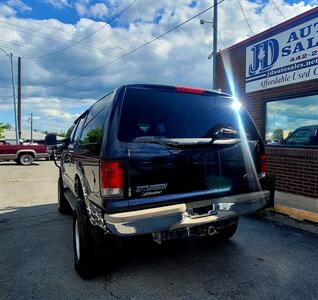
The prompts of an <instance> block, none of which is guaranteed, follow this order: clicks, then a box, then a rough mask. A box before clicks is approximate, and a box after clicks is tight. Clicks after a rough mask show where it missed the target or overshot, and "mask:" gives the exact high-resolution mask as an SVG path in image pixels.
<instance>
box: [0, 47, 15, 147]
mask: <svg viewBox="0 0 318 300" xmlns="http://www.w3.org/2000/svg"><path fill="white" fill-rule="evenodd" d="M0 50H1V51H2V52H3V53H4V54H5V55H6V56H8V57H9V58H10V64H11V81H12V96H13V105H14V122H15V142H16V143H17V144H19V138H18V127H17V110H16V101H15V82H14V72H13V55H12V53H10V54H9V53H7V52H6V51H5V50H3V49H1V48H0Z"/></svg>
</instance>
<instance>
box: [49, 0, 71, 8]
mask: <svg viewBox="0 0 318 300" xmlns="http://www.w3.org/2000/svg"><path fill="white" fill-rule="evenodd" d="M44 1H45V2H46V3H47V4H50V5H52V6H53V7H54V8H56V9H63V8H66V7H71V6H72V5H71V4H70V2H69V1H68V0H44Z"/></svg>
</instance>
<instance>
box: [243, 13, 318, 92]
mask: <svg viewBox="0 0 318 300" xmlns="http://www.w3.org/2000/svg"><path fill="white" fill-rule="evenodd" d="M309 18H310V20H309ZM317 78H318V11H314V13H313V14H312V15H310V16H309V17H307V19H306V20H304V22H302V23H301V24H297V26H295V25H293V27H289V28H287V29H286V30H285V31H283V32H281V33H279V34H276V35H274V36H272V37H270V38H268V39H265V40H263V41H260V42H258V43H256V44H254V45H252V46H249V47H247V48H246V86H245V89H246V92H247V93H249V92H254V91H259V90H264V89H270V88H274V87H279V86H283V85H287V84H292V83H296V82H301V81H307V80H312V79H317Z"/></svg>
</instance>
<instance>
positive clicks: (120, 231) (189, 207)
mask: <svg viewBox="0 0 318 300" xmlns="http://www.w3.org/2000/svg"><path fill="white" fill-rule="evenodd" d="M269 196H270V192H269V191H259V192H253V193H247V194H240V195H234V196H228V197H222V198H215V199H211V200H203V201H197V202H190V203H182V204H176V205H169V206H162V207H156V208H149V209H142V210H136V211H129V212H122V213H115V214H105V215H104V219H105V221H106V224H107V227H108V229H109V230H110V231H111V232H112V233H114V234H116V235H140V234H148V233H155V232H161V231H173V230H178V229H184V228H191V227H195V226H200V225H205V224H209V223H213V222H218V221H222V220H226V219H229V218H233V217H236V216H238V215H241V214H246V213H251V212H255V211H256V210H258V209H260V208H263V207H264V206H265V205H266V203H267V202H268V200H269ZM203 207H211V209H210V210H209V211H208V212H206V213H204V214H197V213H196V211H198V210H197V209H199V208H203Z"/></svg>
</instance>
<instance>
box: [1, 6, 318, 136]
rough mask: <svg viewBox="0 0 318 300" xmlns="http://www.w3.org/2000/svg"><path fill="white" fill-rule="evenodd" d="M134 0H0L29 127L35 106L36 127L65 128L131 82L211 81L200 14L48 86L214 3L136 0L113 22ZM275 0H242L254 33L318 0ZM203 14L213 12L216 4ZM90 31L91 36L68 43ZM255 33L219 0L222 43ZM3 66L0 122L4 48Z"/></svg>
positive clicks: (208, 33) (6, 87)
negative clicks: (19, 61)
mask: <svg viewBox="0 0 318 300" xmlns="http://www.w3.org/2000/svg"><path fill="white" fill-rule="evenodd" d="M129 3H131V1H130V0H117V1H116V0H108V1H107V0H1V1H0V47H1V48H2V49H4V50H6V51H7V52H13V55H14V58H15V73H16V57H17V56H21V57H22V66H23V73H22V81H23V89H22V95H23V98H22V99H23V126H24V127H27V126H28V123H27V122H26V120H27V118H28V116H29V114H30V113H33V115H34V116H35V126H34V127H35V128H38V129H40V130H49V131H60V130H67V128H68V127H69V126H70V124H71V123H72V121H73V120H74V119H75V118H76V116H77V115H78V114H80V113H81V112H82V111H83V110H85V109H86V108H87V107H88V106H89V105H91V104H92V103H94V101H96V100H97V99H98V98H100V97H101V96H103V95H104V94H106V93H107V92H108V91H109V90H111V89H113V88H115V87H116V86H118V85H121V84H125V83H129V82H147V83H161V84H174V85H190V86H198V87H204V88H210V86H211V68H212V66H211V61H209V60H207V56H208V54H209V53H210V52H211V48H212V28H211V26H209V25H208V24H206V25H204V26H202V25H200V24H199V20H193V21H192V22H190V23H188V24H187V25H185V26H183V27H181V28H180V29H179V30H177V31H175V32H174V33H172V34H170V35H168V36H166V37H165V38H163V39H160V40H159V41H156V42H155V43H153V44H151V45H150V46H148V47H146V48H144V49H143V50H141V51H138V52H136V53H134V54H133V55H131V56H129V57H127V58H125V59H124V60H120V61H118V62H116V63H114V64H111V65H110V66H107V67H106V68H103V69H101V70H99V71H98V72H94V73H92V74H90V75H89V76H85V77H83V78H81V79H78V80H74V81H71V82H68V83H66V84H63V85H57V86H56V87H54V88H49V87H48V86H50V85H52V84H55V83H60V82H62V81H67V80H69V79H72V78H75V77H77V76H78V75H80V74H83V73H86V72H88V71H90V70H92V69H94V68H97V67H99V66H102V65H104V64H106V63H107V62H109V61H111V60H113V59H114V58H116V57H119V56H121V55H123V54H125V53H127V52H128V51H130V50H131V49H134V48H136V47H138V46H140V45H141V44H143V43H145V42H147V41H149V40H151V39H152V38H153V37H155V36H157V35H158V34H160V33H162V32H165V31H166V30H168V29H169V28H171V27H173V26H175V25H177V24H179V23H181V22H182V21H184V20H186V19H187V18H190V17H191V16H193V15H195V14H196V13H198V12H200V11H202V10H203V9H205V8H206V7H208V6H210V5H211V1H210V0H201V1H193V0H178V1H171V0H160V1H157V0H137V1H136V2H135V3H134V4H133V5H132V6H131V7H130V8H129V9H128V10H127V11H126V12H125V13H124V14H122V15H121V16H120V17H119V18H118V19H116V20H114V21H113V22H112V23H111V24H108V22H109V20H111V19H112V17H113V16H114V15H116V14H117V13H118V12H119V11H120V10H122V9H123V8H124V7H126V6H127V5H128V4H129ZM274 3H275V4H276V7H275V5H273V1H272V0H271V1H270V2H269V1H260V0H257V1H247V0H241V4H242V6H243V8H244V11H245V14H246V16H247V18H248V20H249V23H250V25H251V27H252V28H253V31H254V32H255V33H258V32H261V31H263V30H265V29H267V28H269V27H271V26H273V25H276V24H278V23H280V22H282V21H284V17H285V18H286V19H288V18H291V17H293V16H295V15H297V14H299V13H302V12H304V11H306V10H309V9H311V8H313V7H314V6H316V5H317V0H306V1H282V0H275V1H274ZM277 7H278V9H277ZM279 10H280V11H281V12H282V13H283V15H284V17H282V15H281V13H280V12H279ZM200 18H203V19H206V20H211V19H212V10H211V11H209V12H207V13H206V14H205V15H203V16H201V17H200ZM200 18H199V19H200ZM233 25H235V26H233ZM101 27H103V28H102V29H100V28H101ZM94 32H96V33H94ZM92 33H94V34H92ZM90 34H92V36H91V37H89V38H87V39H84V40H83V41H82V42H80V43H77V44H76V45H75V46H71V47H69V46H70V45H73V44H74V42H75V43H76V42H77V41H79V40H81V39H83V37H86V36H87V35H90ZM250 35H251V33H250V32H249V28H248V27H247V24H246V22H245V20H244V17H243V15H242V13H241V11H240V10H239V7H238V6H237V1H236V0H225V1H224V2H223V3H221V4H220V6H219V37H220V40H219V47H218V48H221V49H223V48H225V47H228V46H230V45H232V44H234V43H237V42H239V41H241V40H243V39H246V38H247V37H249V36H250ZM68 47H69V48H68ZM64 48H67V49H66V50H63V49H64ZM61 49H62V50H61ZM55 51H57V53H56V54H52V55H51V53H52V52H55ZM48 54H49V55H48ZM42 56H44V57H42ZM0 69H1V70H6V71H4V72H0V122H9V123H11V124H14V117H13V116H14V114H13V109H12V108H13V104H12V97H11V93H12V91H11V84H10V83H11V81H10V65H9V60H8V59H7V58H6V57H1V54H0Z"/></svg>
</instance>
